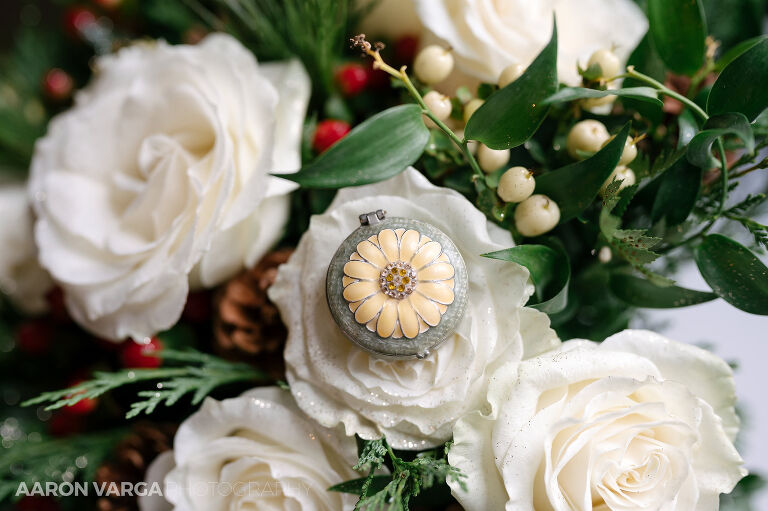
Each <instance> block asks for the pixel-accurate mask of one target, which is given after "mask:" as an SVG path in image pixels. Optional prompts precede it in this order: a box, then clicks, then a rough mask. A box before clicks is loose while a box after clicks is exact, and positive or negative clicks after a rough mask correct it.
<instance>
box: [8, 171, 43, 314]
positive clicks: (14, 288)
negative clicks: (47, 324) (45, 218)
mask: <svg viewBox="0 0 768 511" xmlns="http://www.w3.org/2000/svg"><path fill="white" fill-rule="evenodd" d="M0 218H2V224H0V247H2V248H1V249H0V293H3V294H5V295H7V296H8V298H10V300H11V302H12V303H13V304H14V305H15V306H16V307H18V308H19V309H20V310H22V311H23V312H26V313H28V314H37V313H41V312H44V311H45V310H46V308H47V307H48V304H47V302H46V300H45V294H46V292H47V291H48V290H50V289H51V287H52V285H53V282H52V281H51V277H50V276H49V275H48V273H46V271H45V270H43V269H42V268H41V267H40V264H39V263H38V262H37V248H36V247H35V239H34V236H33V233H32V224H33V218H32V208H31V207H30V205H29V201H28V200H27V191H26V186H25V185H22V184H15V183H14V184H7V183H6V184H0Z"/></svg>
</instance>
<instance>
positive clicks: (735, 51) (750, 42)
mask: <svg viewBox="0 0 768 511" xmlns="http://www.w3.org/2000/svg"><path fill="white" fill-rule="evenodd" d="M765 39H768V36H764V35H761V36H757V37H753V38H751V39H747V40H746V41H741V42H740V43H739V44H737V45H736V46H734V47H733V48H731V49H730V50H728V51H727V52H725V53H724V54H723V55H722V56H721V57H720V58H719V59H717V62H715V72H716V73H721V72H722V71H723V69H725V68H726V67H727V66H728V64H730V63H731V62H733V61H734V60H736V58H737V57H739V56H741V54H742V53H744V52H745V51H747V50H748V49H750V48H752V47H753V46H754V45H756V44H757V43H759V42H761V41H763V40H765Z"/></svg>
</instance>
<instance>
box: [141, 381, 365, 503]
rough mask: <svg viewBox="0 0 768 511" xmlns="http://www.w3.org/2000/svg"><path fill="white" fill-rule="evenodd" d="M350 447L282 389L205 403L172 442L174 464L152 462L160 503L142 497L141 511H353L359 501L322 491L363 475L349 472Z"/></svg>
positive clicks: (354, 454)
mask: <svg viewBox="0 0 768 511" xmlns="http://www.w3.org/2000/svg"><path fill="white" fill-rule="evenodd" d="M356 460H357V448H356V445H355V441H354V440H353V439H351V438H347V437H345V436H344V435H343V434H340V432H337V431H334V430H330V429H326V428H322V427H320V426H318V425H317V424H315V423H314V422H312V421H311V420H309V419H307V418H306V417H305V416H304V415H303V414H302V413H301V411H300V410H299V409H298V408H297V407H296V404H295V402H294V401H293V398H292V397H291V395H290V393H288V392H287V391H284V390H281V389H278V388H277V387H264V388H259V389H255V390H252V391H249V392H246V393H245V394H243V395H242V396H240V397H237V398H232V399H225V400H224V401H215V400H213V399H210V398H208V399H206V400H205V402H204V403H203V406H202V407H201V408H200V410H199V411H198V412H196V413H195V414H193V415H192V416H191V417H190V418H189V419H187V420H186V421H185V422H184V423H183V424H182V425H181V427H179V431H178V433H176V438H175V440H174V451H173V459H171V458H170V456H168V455H165V456H161V457H160V458H158V460H157V461H156V462H155V463H153V465H152V466H151V467H150V470H149V471H148V473H147V482H148V483H151V482H154V481H159V480H162V479H163V475H164V473H167V475H165V478H164V479H165V488H164V495H165V499H167V501H169V502H170V503H172V504H173V506H169V505H168V504H167V502H165V499H163V498H161V497H158V496H149V497H145V498H143V499H141V501H140V503H141V509H142V510H143V511H161V510H165V509H174V510H176V511H226V510H230V509H246V508H247V509H256V508H258V509H261V508H262V507H264V508H265V509H267V508H268V509H294V510H296V511H340V510H351V509H352V508H353V507H354V504H355V502H356V501H357V498H356V497H355V496H354V495H350V494H346V493H337V492H330V491H328V488H329V487H331V486H333V485H335V484H338V483H341V482H344V481H347V480H350V479H356V478H359V477H361V475H360V474H359V473H357V472H355V471H354V470H353V469H352V468H351V467H352V465H354V464H355V462H356Z"/></svg>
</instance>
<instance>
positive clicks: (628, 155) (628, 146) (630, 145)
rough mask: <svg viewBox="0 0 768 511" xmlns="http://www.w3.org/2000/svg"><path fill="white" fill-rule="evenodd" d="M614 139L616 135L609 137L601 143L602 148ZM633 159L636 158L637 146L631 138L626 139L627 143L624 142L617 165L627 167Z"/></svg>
mask: <svg viewBox="0 0 768 511" xmlns="http://www.w3.org/2000/svg"><path fill="white" fill-rule="evenodd" d="M614 138H616V135H611V138H609V139H608V140H606V141H605V142H603V147H605V146H607V145H608V143H609V142H610V141H611V140H613V139H614ZM635 158H637V146H636V145H635V141H634V139H633V138H632V137H627V141H626V142H624V151H622V153H621V158H619V165H629V164H630V163H632V162H633V161H634V159H635Z"/></svg>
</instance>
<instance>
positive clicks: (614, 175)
mask: <svg viewBox="0 0 768 511" xmlns="http://www.w3.org/2000/svg"><path fill="white" fill-rule="evenodd" d="M614 179H620V180H621V184H620V185H619V190H623V189H624V188H626V187H628V186H632V185H633V184H635V183H636V182H637V178H636V177H635V173H634V172H633V171H632V169H630V168H629V167H625V166H623V165H619V166H618V167H616V168H615V169H613V172H611V175H610V176H608V179H606V180H605V183H603V186H602V187H600V193H601V194H602V195H605V192H606V191H607V189H608V185H609V184H611V182H612V181H613V180H614Z"/></svg>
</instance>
